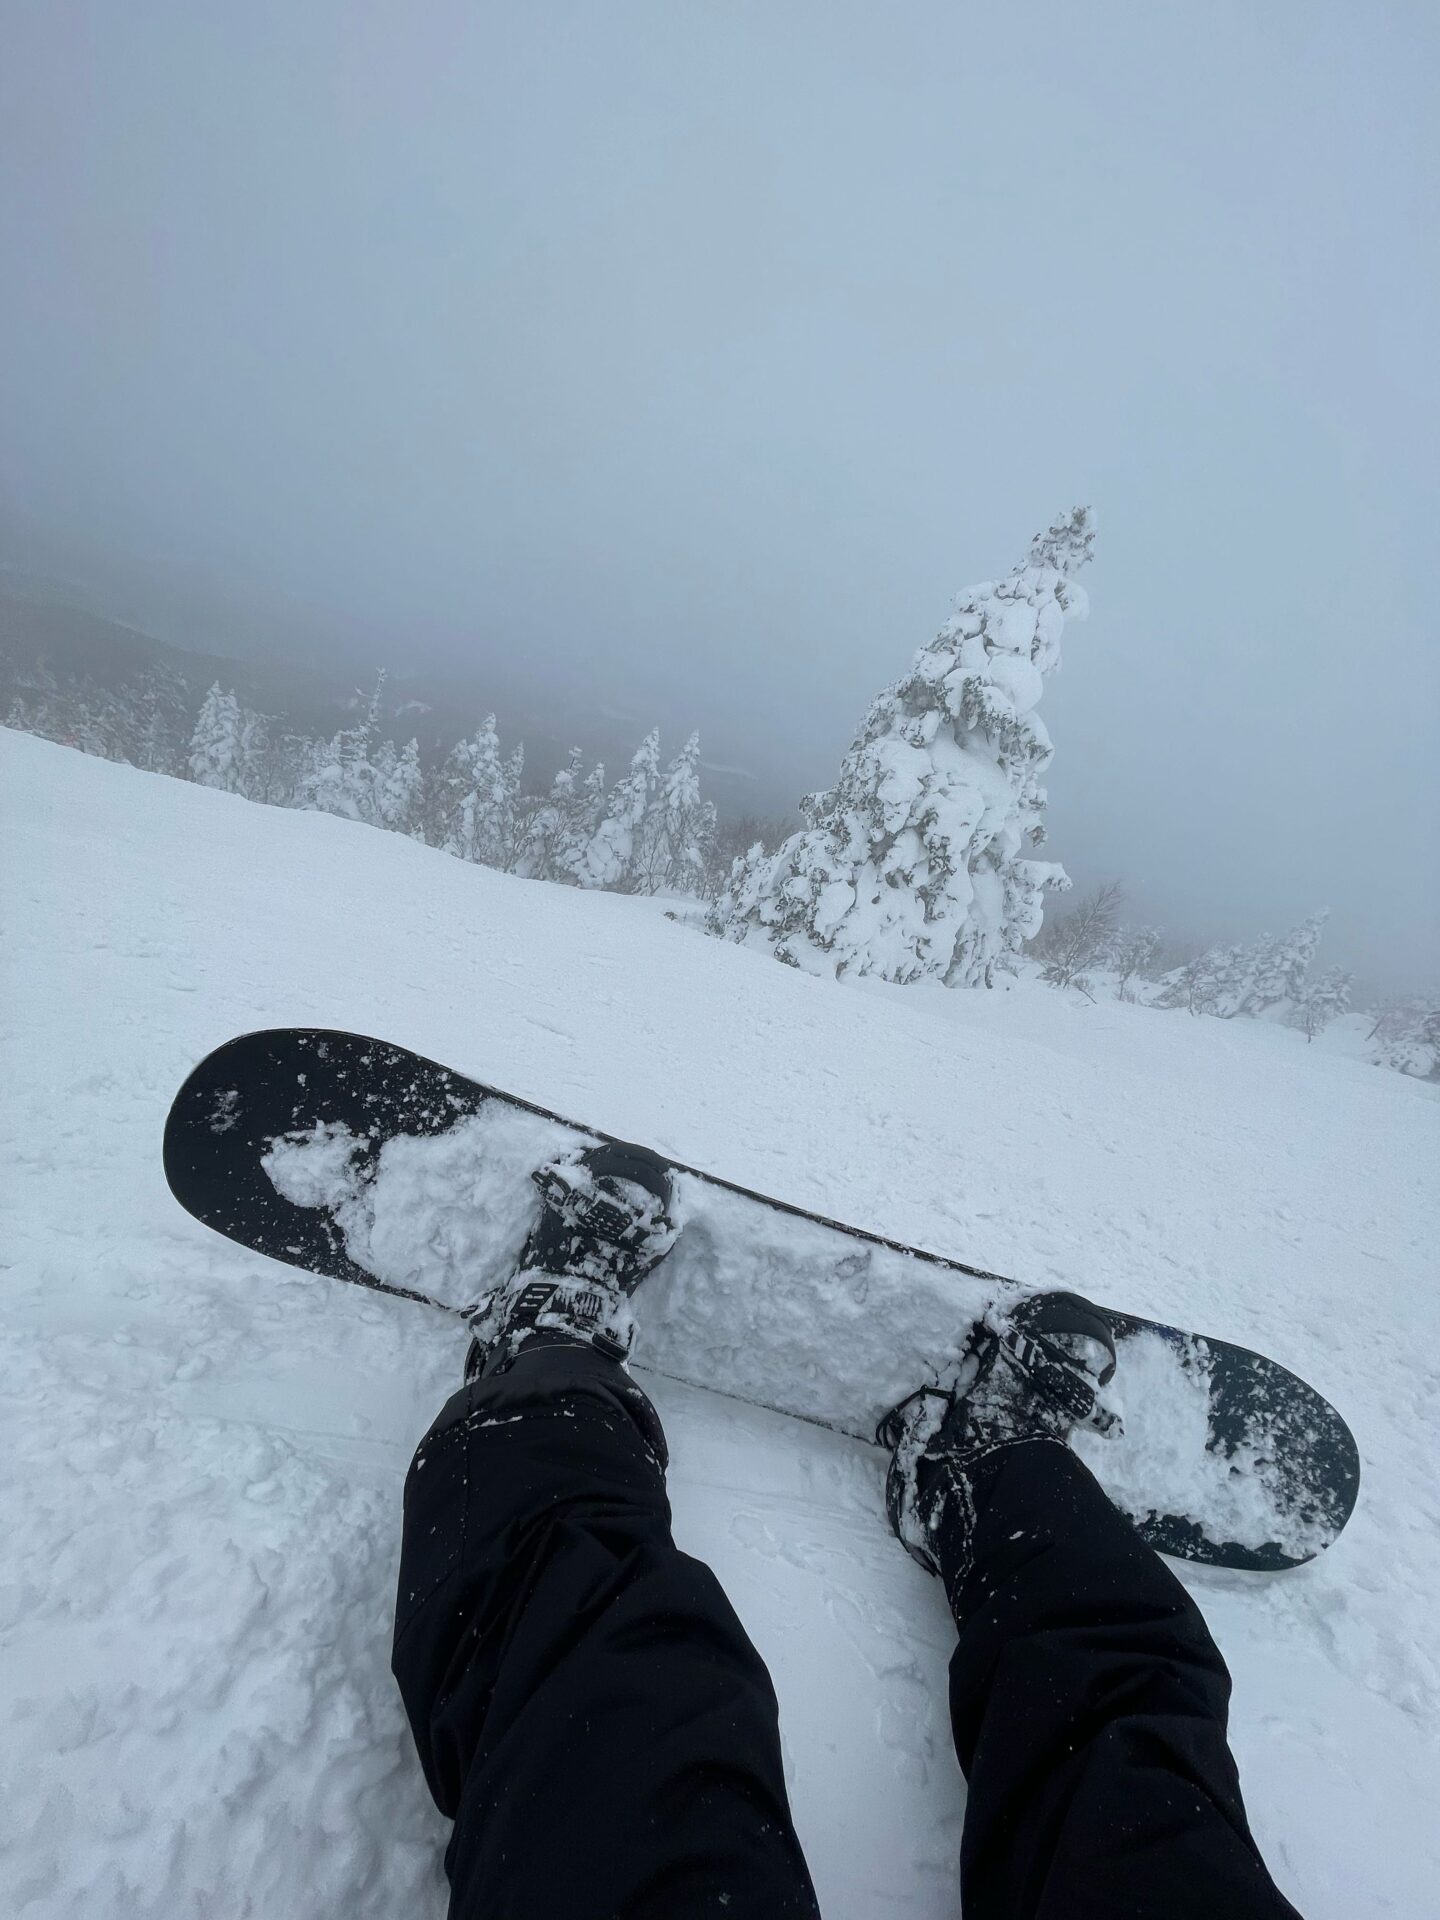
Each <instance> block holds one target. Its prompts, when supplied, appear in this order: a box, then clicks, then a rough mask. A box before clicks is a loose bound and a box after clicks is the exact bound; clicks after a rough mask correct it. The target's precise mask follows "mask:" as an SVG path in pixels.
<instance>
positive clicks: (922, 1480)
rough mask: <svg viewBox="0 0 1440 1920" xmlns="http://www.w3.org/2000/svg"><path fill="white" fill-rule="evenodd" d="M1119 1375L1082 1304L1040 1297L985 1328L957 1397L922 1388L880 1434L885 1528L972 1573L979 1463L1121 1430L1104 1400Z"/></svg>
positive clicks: (916, 1551)
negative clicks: (1080, 1434)
mask: <svg viewBox="0 0 1440 1920" xmlns="http://www.w3.org/2000/svg"><path fill="white" fill-rule="evenodd" d="M1114 1374H1115V1336H1114V1334H1113V1332H1112V1331H1111V1327H1110V1323H1109V1321H1108V1320H1107V1319H1106V1317H1105V1315H1104V1314H1103V1313H1102V1312H1101V1310H1100V1308H1099V1307H1096V1306H1094V1305H1092V1304H1091V1302H1090V1301H1088V1300H1086V1299H1084V1298H1082V1296H1081V1295H1080V1294H1078V1293H1064V1292H1056V1293H1039V1294H1033V1295H1032V1296H1031V1297H1030V1298H1029V1299H1027V1300H1022V1301H1021V1302H1020V1304H1019V1306H1017V1307H1015V1308H1014V1309H1013V1310H1012V1311H1011V1312H1009V1313H1007V1314H995V1313H994V1312H993V1311H992V1313H990V1314H988V1315H987V1316H986V1318H985V1319H984V1320H983V1321H981V1322H980V1324H979V1325H978V1326H977V1328H976V1330H975V1334H974V1336H973V1338H972V1340H971V1343H970V1348H969V1351H968V1352H967V1354H966V1355H965V1358H964V1360H963V1361H962V1363H961V1366H960V1369H959V1371H958V1373H957V1376H956V1380H955V1384H954V1385H953V1387H952V1388H951V1389H950V1390H948V1391H947V1390H946V1389H944V1388H942V1387H939V1386H934V1387H920V1388H918V1389H917V1390H916V1392H914V1393H912V1394H909V1395H908V1396H907V1397H906V1398H905V1399H904V1400H902V1401H900V1403H899V1404H898V1405H897V1406H894V1407H892V1408H891V1409H890V1411H889V1412H888V1413H887V1414H886V1415H885V1416H884V1418H883V1419H882V1420H881V1421H880V1424H879V1426H878V1427H877V1428H876V1429H875V1438H876V1440H877V1441H878V1442H879V1443H880V1445H881V1446H882V1447H885V1448H887V1449H888V1450H889V1451H890V1453H891V1456H892V1458H891V1462H890V1471H889V1473H888V1474H887V1476H886V1481H885V1507H886V1511H887V1513H888V1514H889V1517H890V1525H891V1526H892V1528H893V1529H894V1531H895V1533H896V1535H897V1537H898V1538H899V1539H900V1541H901V1543H902V1544H903V1545H904V1547H905V1548H906V1550H907V1552H909V1554H910V1555H911V1557H912V1558H913V1559H915V1560H918V1561H919V1562H920V1564H921V1566H923V1567H925V1568H927V1569H928V1570H929V1571H930V1572H931V1573H938V1572H940V1570H941V1568H940V1558H939V1555H938V1553H937V1548H938V1545H939V1540H940V1538H941V1537H942V1536H944V1535H949V1536H950V1538H951V1542H952V1544H951V1546H950V1548H949V1550H948V1551H947V1552H946V1553H945V1556H944V1557H945V1558H946V1560H947V1563H949V1565H950V1566H951V1568H952V1569H954V1568H955V1567H959V1568H960V1569H962V1571H961V1573H960V1574H959V1575H957V1576H956V1577H963V1569H964V1568H965V1567H966V1566H968V1561H969V1541H970V1535H971V1532H972V1531H973V1527H974V1518H975V1515H974V1500H973V1495H972V1491H971V1484H970V1483H971V1480H972V1478H973V1474H974V1470H975V1468H976V1467H977V1466H978V1465H979V1464H980V1462H981V1461H982V1460H984V1459H986V1458H987V1457H989V1456H990V1455H992V1454H995V1453H997V1452H999V1451H1000V1450H1001V1449H1002V1448H1005V1447H1011V1446H1018V1445H1019V1444H1020V1443H1021V1442H1023V1441H1026V1440H1046V1441H1050V1442H1053V1443H1058V1444H1059V1445H1061V1446H1064V1445H1066V1444H1067V1442H1068V1440H1069V1436H1070V1434H1071V1433H1072V1432H1073V1431H1074V1430H1075V1429H1076V1428H1077V1427H1086V1428H1089V1429H1090V1430H1091V1431H1093V1432H1096V1433H1110V1432H1113V1431H1115V1430H1117V1429H1118V1428H1119V1425H1120V1422H1119V1417H1118V1415H1116V1414H1115V1413H1114V1412H1113V1411H1111V1409H1109V1408H1108V1407H1106V1406H1105V1405H1104V1403H1103V1401H1102V1400H1101V1398H1100V1389H1101V1388H1103V1387H1106V1386H1108V1385H1109V1383H1110V1381H1111V1380H1112V1379H1113V1378H1114Z"/></svg>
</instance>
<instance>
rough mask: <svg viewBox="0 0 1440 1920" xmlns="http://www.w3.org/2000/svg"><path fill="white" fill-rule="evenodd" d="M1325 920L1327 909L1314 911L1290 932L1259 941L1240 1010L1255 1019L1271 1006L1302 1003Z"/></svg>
mask: <svg viewBox="0 0 1440 1920" xmlns="http://www.w3.org/2000/svg"><path fill="white" fill-rule="evenodd" d="M1325 920H1326V915H1325V913H1324V912H1323V911H1322V912H1320V913H1312V914H1311V915H1310V917H1309V919H1308V920H1302V921H1301V923H1300V925H1299V926H1298V927H1292V928H1291V929H1290V931H1289V932H1288V933H1282V934H1279V935H1278V936H1274V937H1272V936H1271V935H1269V934H1266V935H1264V936H1263V937H1262V938H1261V939H1260V940H1258V941H1257V942H1256V943H1255V946H1254V947H1253V948H1252V949H1251V950H1250V973H1249V978H1248V979H1247V981H1246V983H1245V990H1244V993H1243V995H1242V997H1241V999H1240V1004H1239V1006H1238V1007H1237V1009H1236V1011H1237V1012H1239V1013H1243V1014H1248V1015H1250V1016H1251V1017H1252V1018H1253V1017H1254V1016H1255V1015H1258V1014H1262V1013H1264V1012H1265V1011H1266V1010H1267V1009H1268V1008H1270V1007H1277V1008H1281V1009H1284V1010H1289V1009H1291V1008H1294V1007H1298V1006H1299V1004H1300V1002H1301V1001H1302V999H1303V998H1304V996H1305V983H1306V980H1307V977H1308V975H1309V972H1310V963H1311V962H1312V961H1313V960H1314V958H1315V951H1316V948H1317V947H1318V946H1319V945H1320V935H1321V933H1322V931H1323V930H1324V926H1325Z"/></svg>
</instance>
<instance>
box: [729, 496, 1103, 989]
mask: <svg viewBox="0 0 1440 1920" xmlns="http://www.w3.org/2000/svg"><path fill="white" fill-rule="evenodd" d="M1094 538H1095V533H1094V521H1093V517H1092V515H1091V512H1090V510H1089V508H1088V507H1077V508H1076V509H1075V511H1074V512H1073V513H1071V514H1070V515H1069V516H1068V517H1067V518H1065V519H1063V520H1060V521H1058V522H1057V523H1056V524H1055V525H1054V526H1053V527H1051V528H1050V529H1049V530H1048V531H1047V532H1045V533H1043V534H1040V535H1039V536H1038V537H1037V538H1036V539H1035V540H1033V541H1032V542H1031V545H1030V550H1029V552H1028V553H1027V554H1026V556H1025V559H1024V560H1023V561H1022V563H1021V564H1020V565H1019V566H1018V567H1017V568H1016V569H1015V571H1014V572H1013V573H1011V574H1009V575H1007V576H1006V578H1005V579H1003V580H1000V581H998V582H992V581H986V582H985V583H984V584H983V585H981V586H978V587H972V588H971V589H970V590H969V591H968V592H967V593H965V594H963V595H962V596H961V599H960V601H959V604H958V606H957V608H956V611H955V614H954V616H953V617H952V618H951V619H950V620H948V621H947V622H946V624H945V625H944V626H943V627H942V628H941V630H940V632H939V633H938V634H937V635H936V637H935V639H934V640H933V641H932V642H931V643H930V645H929V646H928V647H922V648H921V649H920V651H919V652H918V653H917V654H916V656H915V658H914V660H913V661H912V663H911V666H910V671H909V672H908V673H907V674H906V676H905V677H904V679H902V680H900V681H898V682H897V683H896V684H895V685H894V686H892V687H888V688H887V689H886V690H885V692H884V693H882V694H880V695H879V696H878V697H877V698H876V699H875V700H874V701H873V702H872V704H871V707H870V710H869V712H868V713H867V714H866V716H865V720H864V723H863V724H862V726H861V728H860V732H859V733H858V735H857V736H856V738H855V741H854V744H853V745H852V746H851V748H850V751H849V752H848V753H847V754H846V756H845V760H844V763H843V764H842V766H841V768H840V777H839V779H838V780H837V781H836V783H835V785H834V786H833V787H831V788H830V790H829V791H828V792H826V793H814V794H808V795H807V796H806V797H805V799H804V800H802V801H801V803H800V810H801V813H802V815H803V817H804V819H805V821H806V825H805V826H804V827H802V828H801V830H800V831H799V832H798V833H795V834H792V835H791V837H790V838H789V839H788V840H787V841H786V842H785V843H784V845H783V846H781V847H780V848H779V849H778V851H777V852H775V853H774V854H764V853H762V852H761V851H760V850H759V849H758V848H756V849H752V851H751V852H750V853H749V854H748V855H746V856H745V857H744V858H743V859H741V860H738V861H737V862H736V863H735V867H734V869H733V871H732V873H731V876H730V881H729V884H728V885H727V887H726V889H725V891H724V892H723V893H722V894H721V896H720V898H719V899H718V900H717V901H716V903H715V905H714V907H713V909H712V910H711V914H710V917H709V921H708V926H709V929H710V931H711V932H712V933H715V934H718V935H720V936H722V937H723V938H726V939H730V940H734V941H737V942H741V943H745V944H753V945H756V946H760V945H764V946H768V947H769V948H770V949H771V950H772V952H773V953H774V955H775V957H776V959H778V960H784V961H786V962H788V963H789V964H790V965H791V966H796V967H803V968H804V969H805V970H806V971H807V972H811V973H831V974H834V975H835V976H836V977H844V976H846V975H859V974H866V973H873V974H875V975H877V976H878V977H879V978H880V979H883V980H895V981H911V980H920V979H924V978H926V977H928V976H933V975H938V976H939V977H940V978H941V979H942V980H943V981H944V982H945V984H946V985H947V986H966V987H969V986H989V985H991V984H993V982H994V979H995V975H996V972H997V970H1003V969H1004V968H1005V966H1006V964H1007V963H1008V961H1009V960H1010V957H1011V956H1012V955H1013V954H1015V953H1016V952H1018V950H1019V949H1020V947H1021V945H1022V944H1023V943H1024V942H1025V941H1026V940H1028V939H1030V938H1031V937H1032V936H1033V935H1034V934H1036V933H1038V932H1039V929H1040V923H1041V919H1042V916H1043V902H1044V896H1045V893H1046V891H1047V890H1048V889H1051V888H1064V887H1068V886H1069V884H1070V882H1069V879H1068V877H1067V875H1066V873H1065V871H1064V869H1063V867H1060V866H1057V865H1055V864H1054V863H1053V862H1051V861H1043V860H1035V859H1032V858H1031V857H1030V855H1031V854H1032V852H1033V851H1034V849H1035V848H1037V847H1038V846H1040V844H1041V843H1042V842H1043V840H1044V838H1045V827H1044V812H1045V789H1044V787H1043V786H1042V785H1041V784H1040V776H1041V774H1042V773H1043V772H1044V770H1045V767H1046V765H1047V764H1048V762H1049V760H1050V756H1051V753H1052V751H1053V749H1052V748H1051V745H1050V737H1049V735H1048V734H1047V733H1046V731H1045V727H1044V725H1043V723H1042V722H1041V720H1040V719H1039V717H1038V715H1037V714H1036V712H1035V708H1036V706H1037V704H1038V702H1039V699H1040V696H1041V693H1042V692H1043V691H1044V687H1045V681H1046V678H1047V676H1048V675H1049V674H1051V673H1052V672H1053V671H1054V670H1055V668H1056V667H1057V666H1058V665H1059V664H1060V637H1061V633H1062V631H1063V629H1064V626H1065V623H1066V621H1067V620H1070V619H1081V618H1083V617H1084V615H1085V612H1086V610H1087V603H1086V598H1085V590H1084V588H1083V587H1081V586H1080V585H1079V584H1078V582H1077V581H1076V578H1075V576H1076V574H1078V573H1079V571H1080V569H1081V567H1083V566H1084V565H1085V563H1086V561H1087V560H1088V559H1089V558H1090V553H1091V548H1092V546H1093V544H1094Z"/></svg>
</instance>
